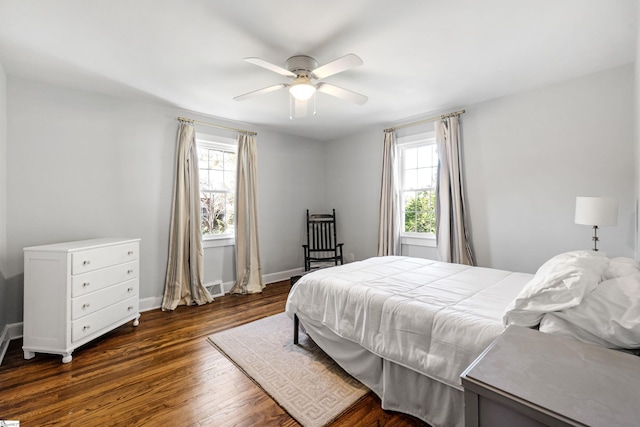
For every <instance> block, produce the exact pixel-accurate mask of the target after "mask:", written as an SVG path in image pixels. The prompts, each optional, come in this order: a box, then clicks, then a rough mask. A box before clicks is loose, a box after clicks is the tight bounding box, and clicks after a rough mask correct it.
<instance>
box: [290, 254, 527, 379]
mask: <svg viewBox="0 0 640 427" xmlns="http://www.w3.org/2000/svg"><path fill="white" fill-rule="evenodd" d="M532 277H533V275H531V274H526V273H513V272H509V271H504V270H497V269H489V268H482V267H470V266H465V265H460V264H450V263H443V262H437V261H431V260H425V259H419V258H409V257H398V256H390V257H376V258H370V259H367V260H364V261H360V262H354V263H349V264H346V265H342V266H337V267H332V268H328V269H322V270H318V271H314V272H312V273H309V274H306V275H305V276H303V277H302V278H301V279H300V280H299V281H298V282H297V283H296V284H295V285H294V287H293V288H292V290H291V292H290V294H289V298H288V300H287V306H286V312H287V314H289V315H290V316H293V315H294V314H297V313H299V314H300V315H301V317H303V318H305V319H307V321H308V322H312V323H313V324H315V325H322V327H324V328H327V329H328V330H330V331H331V332H332V333H333V334H335V335H336V336H338V337H340V338H342V339H345V340H348V341H350V342H353V343H356V344H358V345H359V346H361V347H362V348H364V349H365V350H367V351H369V352H371V353H373V354H375V355H377V356H379V357H381V358H383V359H385V360H388V361H391V362H393V363H394V364H397V365H399V366H402V367H405V368H408V369H410V370H413V371H415V372H417V373H419V374H421V375H424V376H426V377H428V378H431V379H433V380H435V381H438V382H440V383H443V384H445V385H447V386H450V387H453V388H455V389H458V390H462V387H461V385H460V374H461V373H462V372H463V371H464V369H465V368H466V367H467V366H468V365H469V364H470V363H471V362H473V360H474V359H475V358H476V357H477V356H478V355H480V353H481V352H482V351H483V350H484V349H485V348H486V347H487V346H488V345H489V344H490V343H491V342H492V341H493V340H494V339H495V338H496V337H497V336H498V335H500V334H501V333H502V331H503V330H504V325H503V323H502V316H503V314H504V311H505V308H506V307H507V306H508V305H509V303H511V302H512V301H513V300H514V298H515V297H516V296H517V295H518V293H519V291H520V290H521V289H522V288H523V287H524V285H525V284H526V283H527V282H528V281H529V280H531V278H532ZM329 355H331V354H329Z"/></svg>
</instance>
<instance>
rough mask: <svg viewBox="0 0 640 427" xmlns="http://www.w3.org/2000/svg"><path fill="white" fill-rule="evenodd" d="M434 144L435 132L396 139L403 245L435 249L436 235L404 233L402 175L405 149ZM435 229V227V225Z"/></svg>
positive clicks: (435, 186) (434, 187)
mask: <svg viewBox="0 0 640 427" xmlns="http://www.w3.org/2000/svg"><path fill="white" fill-rule="evenodd" d="M435 144H436V134H435V131H427V132H421V133H418V134H414V135H407V136H401V137H398V138H397V144H396V145H397V150H398V166H399V167H398V172H399V173H398V179H399V181H400V185H399V196H400V197H399V198H400V204H401V206H400V216H401V220H402V225H401V229H400V241H401V243H402V244H403V245H413V246H427V247H437V244H436V235H435V234H434V233H420V232H408V231H404V229H405V224H404V221H405V215H404V198H403V192H404V191H405V186H404V175H405V173H404V172H405V167H404V166H405V156H404V150H405V149H407V148H415V147H420V146H425V145H435ZM435 166H436V167H439V166H438V162H437V161H436V164H435ZM436 188H437V183H436V184H435V185H434V186H433V187H432V191H434V192H435V191H436ZM436 227H437V225H436Z"/></svg>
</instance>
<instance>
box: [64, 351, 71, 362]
mask: <svg viewBox="0 0 640 427" xmlns="http://www.w3.org/2000/svg"><path fill="white" fill-rule="evenodd" d="M69 362H71V353H65V354H64V355H63V356H62V363H69Z"/></svg>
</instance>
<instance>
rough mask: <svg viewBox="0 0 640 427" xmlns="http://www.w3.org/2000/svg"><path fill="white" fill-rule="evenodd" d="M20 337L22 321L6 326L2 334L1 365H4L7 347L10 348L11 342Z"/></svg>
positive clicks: (0, 341) (0, 342)
mask: <svg viewBox="0 0 640 427" xmlns="http://www.w3.org/2000/svg"><path fill="white" fill-rule="evenodd" d="M20 337H22V322H20V323H10V324H8V325H6V326H5V327H4V330H3V331H2V335H0V365H2V359H4V355H5V354H6V353H7V348H9V342H10V341H11V340H15V339H16V338H20Z"/></svg>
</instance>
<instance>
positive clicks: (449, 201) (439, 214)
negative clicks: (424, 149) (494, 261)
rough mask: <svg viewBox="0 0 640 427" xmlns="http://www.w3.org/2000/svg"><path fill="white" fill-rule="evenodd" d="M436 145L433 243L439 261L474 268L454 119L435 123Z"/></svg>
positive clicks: (455, 121)
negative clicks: (435, 245)
mask: <svg viewBox="0 0 640 427" xmlns="http://www.w3.org/2000/svg"><path fill="white" fill-rule="evenodd" d="M435 131H436V144H437V145H438V160H439V162H440V163H439V169H438V187H437V194H436V240H437V244H438V257H439V259H440V261H447V262H455V263H458V264H467V265H474V260H473V252H472V250H471V243H470V241H469V236H468V233H467V226H466V213H465V207H464V188H463V179H462V165H461V158H460V122H459V118H458V116H453V117H448V118H446V119H443V120H441V121H437V122H435Z"/></svg>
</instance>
